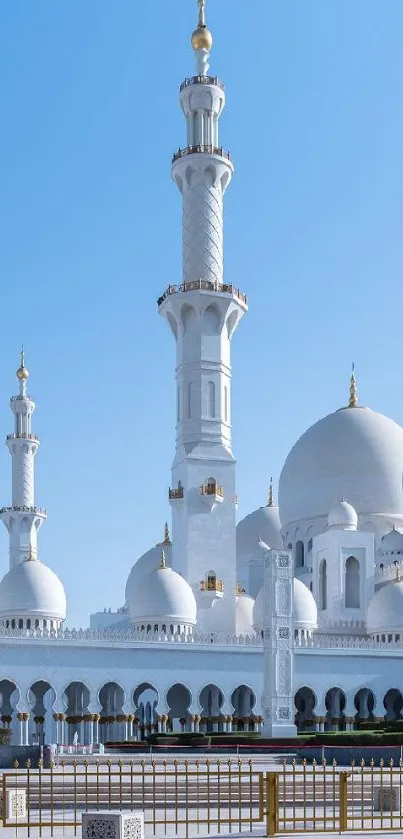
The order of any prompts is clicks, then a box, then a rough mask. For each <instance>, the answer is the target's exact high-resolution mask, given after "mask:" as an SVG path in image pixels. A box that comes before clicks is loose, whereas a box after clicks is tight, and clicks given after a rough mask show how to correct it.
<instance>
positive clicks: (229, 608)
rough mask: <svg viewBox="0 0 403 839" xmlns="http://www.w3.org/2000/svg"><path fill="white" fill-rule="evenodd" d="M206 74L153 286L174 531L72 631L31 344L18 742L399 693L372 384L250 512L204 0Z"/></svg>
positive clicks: (5, 633)
mask: <svg viewBox="0 0 403 839" xmlns="http://www.w3.org/2000/svg"><path fill="white" fill-rule="evenodd" d="M198 5H199V20H198V25H197V28H196V30H195V31H194V32H193V35H192V47H193V51H194V54H195V60H196V73H195V75H194V76H192V77H190V78H186V79H185V80H184V81H183V83H182V84H181V86H180V105H181V109H182V111H183V115H184V119H185V122H186V144H185V146H184V147H183V148H179V149H178V150H177V151H176V153H175V154H174V156H173V160H172V177H173V180H174V182H175V184H176V186H177V187H178V189H179V192H180V195H181V199H182V204H183V229H182V240H183V266H182V278H181V282H179V283H178V284H177V285H170V286H168V288H167V289H166V290H165V291H164V293H163V294H162V295H161V297H160V298H159V300H158V312H159V314H160V315H161V316H162V318H164V320H165V321H166V322H167V324H168V326H169V328H170V330H171V333H172V336H173V339H174V341H175V342H176V371H175V377H176V442H175V451H174V458H173V464H172V476H171V488H170V489H169V504H170V507H171V512H172V540H171V537H170V533H169V530H168V526H167V527H166V528H165V534H164V535H162V534H161V541H160V542H159V543H158V544H156V545H155V546H153V547H151V548H150V550H149V551H147V553H145V554H144V555H143V556H141V557H140V558H139V559H138V560H137V562H136V563H135V564H134V566H133V568H132V570H131V572H130V574H129V577H128V580H127V582H126V589H125V595H124V597H123V592H122V601H124V605H123V606H122V607H121V608H120V609H119V610H118V611H117V612H111V611H104V612H102V611H101V612H99V613H97V614H95V615H92V616H91V618H90V628H89V629H86V630H79V631H75V630H68V629H65V628H64V626H63V624H64V621H65V618H66V613H67V605H66V597H65V592H64V588H63V584H62V582H61V581H60V580H59V579H58V577H57V576H56V575H55V574H54V572H53V571H52V570H51V569H50V568H49V567H48V566H47V565H45V564H43V563H42V561H41V560H40V558H39V556H40V552H39V550H38V536H39V531H40V528H41V526H42V524H43V523H44V522H45V521H46V511H45V510H44V509H41V508H39V507H37V506H36V502H35V492H34V464H35V456H36V453H37V451H38V448H39V439H38V437H37V436H36V435H35V434H34V433H33V432H32V416H33V412H34V409H35V402H34V400H33V398H32V397H31V396H29V394H28V392H27V387H28V370H27V367H26V365H25V358H24V354H22V356H21V364H20V367H19V369H18V370H17V380H18V393H17V394H16V395H15V396H12V398H11V410H12V414H13V417H14V430H13V432H12V433H10V434H8V435H7V440H6V444H7V447H8V449H9V451H10V454H11V461H12V498H11V503H10V505H9V506H7V507H3V508H1V510H0V517H1V519H2V520H3V522H4V525H5V527H6V528H7V532H8V534H9V570H8V572H7V573H6V574H5V576H4V577H3V579H2V580H1V583H0V716H1V721H2V725H3V726H6V727H9V728H11V729H12V737H13V742H15V743H20V744H28V743H32V742H46V743H57V744H66V743H72V742H73V741H74V740H77V737H78V740H79V742H80V743H82V744H87V745H90V746H91V744H94V743H102V742H105V741H108V740H115V741H116V740H124V739H127V738H138V739H141V738H142V737H143V736H144V734H147V733H149V732H152V731H159V732H166V731H170V730H174V731H175V730H184V731H195V732H196V731H221V732H230V731H236V730H243V731H244V730H251V731H259V730H264V731H266V732H268V733H279V732H280V733H281V731H283V732H284V733H285V734H287V733H292V731H294V730H295V728H294V726H296V727H297V728H298V730H306V729H316V730H323V729H341V730H344V729H350V728H351V727H353V726H355V725H357V723H359V722H360V721H362V720H382V719H383V718H386V719H395V718H397V717H400V716H401V714H402V708H403V581H401V580H400V571H401V569H402V560H403V429H402V428H401V427H400V426H399V425H397V424H396V423H395V422H394V421H393V420H391V419H389V418H388V417H386V416H383V415H382V414H379V413H376V412H375V411H373V410H371V409H370V408H368V407H364V406H361V405H360V404H359V402H358V395H357V386H356V380H355V375H354V371H353V373H352V376H351V382H350V392H349V398H348V399H347V400H346V401H347V404H346V405H345V406H341V407H340V408H339V410H336V411H335V412H334V413H332V414H330V415H328V416H326V417H324V418H322V419H319V420H318V422H316V423H315V424H314V425H313V426H312V427H311V428H309V429H308V430H307V431H306V432H305V433H304V434H303V435H302V437H301V438H300V439H299V440H298V441H297V442H296V443H295V445H294V446H293V448H292V449H291V451H290V453H289V455H288V457H287V458H286V461H285V463H284V467H283V470H282V472H281V476H280V480H279V493H278V505H277V503H276V500H275V498H274V492H273V486H272V485H271V487H270V493H269V498H268V503H267V505H266V506H262V507H260V508H259V509H258V510H255V511H254V512H251V513H250V514H249V515H247V516H246V518H244V519H243V520H242V521H240V522H239V523H238V524H236V510H237V496H236V464H235V459H234V455H233V452H232V445H231V341H232V338H233V336H234V333H235V331H236V329H237V327H238V326H239V324H240V322H241V320H242V318H243V316H244V315H245V314H246V313H247V309H248V306H247V298H246V295H245V294H244V293H243V292H242V291H240V290H239V289H238V288H235V287H234V286H233V285H232V284H231V283H230V281H229V279H228V278H225V279H224V274H223V200H224V194H225V192H226V189H227V187H228V186H229V185H230V182H231V179H232V176H233V173H234V165H233V162H232V159H231V155H230V154H229V153H228V152H227V151H225V149H224V148H223V147H222V146H221V145H220V141H219V121H220V115H221V113H222V111H223V108H224V105H225V89H224V86H223V84H222V82H221V81H220V80H219V79H218V78H217V77H216V76H212V75H209V60H210V52H211V48H212V35H211V33H210V32H209V30H208V28H207V25H206V20H205V2H204V0H199V3H198Z"/></svg>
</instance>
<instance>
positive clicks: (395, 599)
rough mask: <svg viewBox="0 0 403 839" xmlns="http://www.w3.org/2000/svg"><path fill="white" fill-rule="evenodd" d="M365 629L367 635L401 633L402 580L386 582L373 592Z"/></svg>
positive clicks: (402, 618)
mask: <svg viewBox="0 0 403 839" xmlns="http://www.w3.org/2000/svg"><path fill="white" fill-rule="evenodd" d="M367 631H368V634H369V635H375V634H376V633H384V632H386V633H387V632H402V633H403V580H395V581H394V582H392V583H388V584H387V585H386V586H383V587H382V588H380V589H379V590H378V591H377V592H376V593H375V594H374V596H373V598H372V600H370V603H369V606H368V612H367Z"/></svg>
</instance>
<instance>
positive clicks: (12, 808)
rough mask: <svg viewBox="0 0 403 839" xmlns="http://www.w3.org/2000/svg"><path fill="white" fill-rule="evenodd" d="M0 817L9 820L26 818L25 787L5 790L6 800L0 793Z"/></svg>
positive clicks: (22, 820)
mask: <svg viewBox="0 0 403 839" xmlns="http://www.w3.org/2000/svg"><path fill="white" fill-rule="evenodd" d="M0 819H3V820H5V821H6V822H7V821H10V822H25V821H26V820H27V793H26V790H25V789H8V790H6V800H5V802H4V801H3V796H2V795H0Z"/></svg>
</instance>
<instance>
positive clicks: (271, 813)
mask: <svg viewBox="0 0 403 839" xmlns="http://www.w3.org/2000/svg"><path fill="white" fill-rule="evenodd" d="M277 828H278V774H277V772H266V833H267V836H275V835H276V833H277Z"/></svg>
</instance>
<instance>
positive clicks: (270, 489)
mask: <svg viewBox="0 0 403 839" xmlns="http://www.w3.org/2000/svg"><path fill="white" fill-rule="evenodd" d="M267 506H268V507H274V495H273V478H270V487H269V499H268V502H267Z"/></svg>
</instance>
